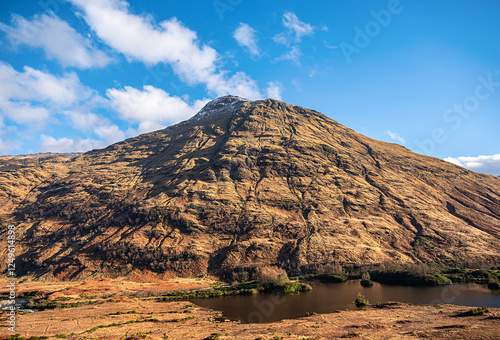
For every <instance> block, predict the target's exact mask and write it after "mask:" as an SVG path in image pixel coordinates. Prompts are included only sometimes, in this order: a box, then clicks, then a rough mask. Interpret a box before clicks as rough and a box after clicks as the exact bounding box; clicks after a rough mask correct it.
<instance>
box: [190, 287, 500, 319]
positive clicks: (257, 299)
mask: <svg viewBox="0 0 500 340" xmlns="http://www.w3.org/2000/svg"><path fill="white" fill-rule="evenodd" d="M359 282H360V281H359V280H353V281H348V282H347V283H343V284H335V283H327V284H322V283H317V282H309V284H310V285H311V286H312V287H313V290H312V291H311V292H307V293H302V294H298V295H282V294H258V295H251V296H242V295H239V296H227V297H220V298H210V299H191V300H190V301H191V302H192V303H194V304H196V305H198V306H202V307H208V308H211V309H214V310H219V311H222V313H223V316H224V317H225V318H228V319H231V320H240V321H241V322H243V323H259V322H273V321H279V320H283V319H293V318H297V317H302V316H304V315H305V314H306V313H307V312H316V313H331V312H334V311H336V310H345V309H356V306H355V305H354V303H353V302H354V300H355V299H356V295H357V294H358V292H360V293H361V294H363V295H364V296H365V297H366V299H367V300H369V301H370V303H372V304H374V303H376V302H384V301H400V302H406V303H414V304H441V303H453V304H456V305H463V306H475V307H485V306H486V307H497V308H499V307H500V292H499V291H496V292H493V291H491V290H489V289H488V288H487V287H486V285H479V284H475V283H465V284H455V285H450V286H439V287H406V286H392V285H382V284H379V283H377V282H374V284H373V287H369V288H365V287H362V286H361V285H360V283H359Z"/></svg>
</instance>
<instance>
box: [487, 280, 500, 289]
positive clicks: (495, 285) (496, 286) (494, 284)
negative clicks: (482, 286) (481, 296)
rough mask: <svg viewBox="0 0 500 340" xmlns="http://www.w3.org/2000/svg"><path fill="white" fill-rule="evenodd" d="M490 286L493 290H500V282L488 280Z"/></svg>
mask: <svg viewBox="0 0 500 340" xmlns="http://www.w3.org/2000/svg"><path fill="white" fill-rule="evenodd" d="M488 288H489V289H491V290H499V289H500V283H498V282H495V281H493V282H488Z"/></svg>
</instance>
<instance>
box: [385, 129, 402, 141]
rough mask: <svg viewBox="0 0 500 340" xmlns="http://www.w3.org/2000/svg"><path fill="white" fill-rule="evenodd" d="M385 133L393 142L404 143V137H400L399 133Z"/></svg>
mask: <svg viewBox="0 0 500 340" xmlns="http://www.w3.org/2000/svg"><path fill="white" fill-rule="evenodd" d="M385 133H387V134H388V135H389V137H391V139H392V140H395V141H398V142H400V143H401V144H405V143H406V141H405V139H404V137H402V136H401V135H400V134H399V133H397V132H391V131H386V132H385Z"/></svg>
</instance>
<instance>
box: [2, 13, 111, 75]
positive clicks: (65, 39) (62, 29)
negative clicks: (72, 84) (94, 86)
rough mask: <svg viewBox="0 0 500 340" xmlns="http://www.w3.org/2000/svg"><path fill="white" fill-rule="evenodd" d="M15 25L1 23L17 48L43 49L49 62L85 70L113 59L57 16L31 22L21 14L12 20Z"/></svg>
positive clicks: (43, 16) (100, 65)
mask: <svg viewBox="0 0 500 340" xmlns="http://www.w3.org/2000/svg"><path fill="white" fill-rule="evenodd" d="M11 25H12V26H8V25H6V24H3V23H0V29H1V30H3V31H4V32H6V33H7V37H8V39H9V41H10V43H11V44H12V45H13V46H19V45H28V46H31V47H36V48H42V49H43V50H44V51H45V54H46V55H47V58H49V59H56V60H57V61H58V62H59V63H60V64H62V65H63V66H74V67H78V68H82V69H86V68H91V67H103V66H106V65H107V64H109V63H110V62H111V61H112V59H111V58H110V57H108V56H107V55H106V54H105V53H104V52H102V51H100V50H98V49H96V48H95V47H93V46H92V44H91V42H90V40H89V39H86V38H84V37H82V36H81V35H80V34H78V32H76V31H75V29H73V28H72V27H71V26H69V24H68V23H67V22H66V21H64V20H61V19H60V18H59V17H57V16H55V15H53V14H52V15H50V16H49V15H46V14H43V15H35V16H34V17H33V19H32V20H31V21H29V20H27V19H25V18H23V17H22V16H19V15H14V16H13V17H12V23H11Z"/></svg>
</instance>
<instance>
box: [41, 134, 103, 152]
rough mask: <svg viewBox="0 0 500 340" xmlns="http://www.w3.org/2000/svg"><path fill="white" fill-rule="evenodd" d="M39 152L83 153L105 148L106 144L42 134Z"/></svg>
mask: <svg viewBox="0 0 500 340" xmlns="http://www.w3.org/2000/svg"><path fill="white" fill-rule="evenodd" d="M40 141H41V146H40V152H85V151H89V150H92V149H98V148H102V147H104V146H106V145H107V144H106V142H104V141H98V140H94V139H89V138H87V139H81V138H66V137H63V138H59V139H56V138H54V137H51V136H47V135H44V134H42V135H41V137H40Z"/></svg>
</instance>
